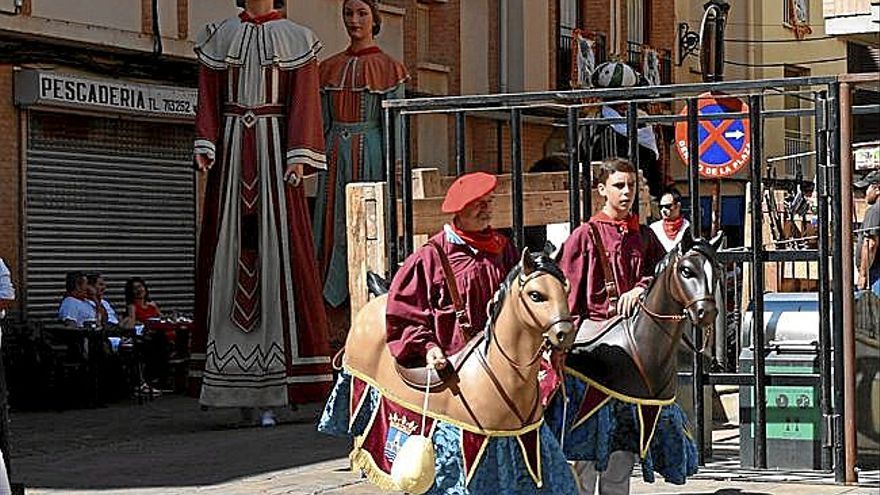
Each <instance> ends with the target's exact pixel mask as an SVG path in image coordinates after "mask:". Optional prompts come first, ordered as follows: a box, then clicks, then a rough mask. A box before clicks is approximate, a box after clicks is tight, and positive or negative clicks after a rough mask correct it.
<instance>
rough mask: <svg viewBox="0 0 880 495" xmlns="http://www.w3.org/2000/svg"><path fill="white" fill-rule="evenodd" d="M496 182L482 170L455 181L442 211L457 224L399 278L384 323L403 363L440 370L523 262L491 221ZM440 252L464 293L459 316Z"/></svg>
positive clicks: (432, 242) (478, 327)
mask: <svg viewBox="0 0 880 495" xmlns="http://www.w3.org/2000/svg"><path fill="white" fill-rule="evenodd" d="M496 184H497V179H496V178H495V176H494V175H491V174H487V173H483V172H475V173H471V174H466V175H463V176H461V177H459V178H458V179H456V181H455V182H454V183H453V184H452V186H450V187H449V191H447V193H446V198H445V200H444V201H443V206H442V208H441V209H442V210H443V212H444V213H449V214H452V215H453V216H452V219H451V221H450V222H449V223H447V224H446V225H444V226H443V230H441V231H440V232H438V233H437V234H436V235H434V236H433V237H431V239H430V240H429V241H428V242H427V243H426V244H425V245H424V246H422V247H420V248H419V249H417V250H416V251H415V252H414V253H413V254H412V255H411V256H410V257H409V258H407V260H406V262H405V263H404V265H403V267H401V269H400V270H399V271H398V272H397V274H396V275H395V276H394V280H392V282H391V289H390V290H389V292H388V307H387V311H386V315H385V323H386V328H387V332H388V334H387V341H388V348H389V350H390V351H391V354H392V355H393V356H394V357H395V359H397V361H398V362H399V363H401V364H402V365H404V366H407V367H414V366H424V365H425V364H428V365H433V366H434V367H435V368H437V369H441V368H443V367H445V366H446V356H449V355H451V354H454V353H455V352H458V351H459V350H461V349H462V347H464V345H465V344H466V343H467V342H468V340H470V339H471V337H473V335H474V334H476V333H478V332H479V331H480V330H482V329H483V327H484V326H485V324H486V319H487V315H486V306H487V304H488V302H489V301H490V300H491V299H492V296H493V295H494V293H495V291H496V290H497V289H498V287H499V286H500V285H501V282H502V281H503V280H504V277H506V276H507V272H509V271H510V269H511V268H513V266H514V265H515V264H516V263H517V261H518V257H517V255H516V250H515V249H514V247H513V245H512V244H511V243H510V242H509V241H508V239H507V238H506V237H504V236H503V235H501V234H500V233H498V232H497V231H495V230H494V229H493V228H492V227H491V226H490V222H491V220H492V192H493V191H494V190H495V186H496ZM442 257H445V258H446V260H447V261H448V264H447V265H448V267H449V268H450V269H451V270H450V271H451V273H452V276H453V277H454V280H455V284H456V286H457V291H458V293H459V294H460V300H461V307H462V309H463V310H464V311H463V314H462V315H461V316H458V317H457V316H456V313H455V309H454V308H455V304H453V298H452V295H451V294H452V291H451V290H450V288H449V286H448V284H447V281H446V277H445V276H444V268H443V265H444V261H443V258H442Z"/></svg>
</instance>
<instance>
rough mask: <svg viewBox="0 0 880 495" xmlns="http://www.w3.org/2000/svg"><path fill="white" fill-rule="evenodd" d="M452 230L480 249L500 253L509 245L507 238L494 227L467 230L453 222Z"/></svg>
mask: <svg viewBox="0 0 880 495" xmlns="http://www.w3.org/2000/svg"><path fill="white" fill-rule="evenodd" d="M452 231H453V232H455V234H456V235H457V236H458V237H461V240H463V241H464V242H466V243H467V244H468V246H470V247H472V248H474V249H476V250H478V251H484V252H486V253H489V254H494V255H498V254H501V251H504V248H505V247H506V246H507V238H506V237H504V236H503V235H501V234H499V233H498V231H497V230H495V229H493V228H492V227H489V228H487V229H486V230H484V231H482V232H465V231H464V230H461V229H460V228H458V226H456V225H455V223H453V224H452Z"/></svg>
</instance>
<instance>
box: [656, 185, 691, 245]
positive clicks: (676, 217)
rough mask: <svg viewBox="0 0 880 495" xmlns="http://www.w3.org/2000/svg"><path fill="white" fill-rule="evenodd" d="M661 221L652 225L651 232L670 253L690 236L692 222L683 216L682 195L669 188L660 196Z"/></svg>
mask: <svg viewBox="0 0 880 495" xmlns="http://www.w3.org/2000/svg"><path fill="white" fill-rule="evenodd" d="M660 216H661V217H662V218H661V219H660V220H657V221H656V222H654V223H652V224H651V230H653V231H654V235H656V236H657V239H658V240H659V241H660V244H662V245H663V248H664V249H665V250H666V252H667V253H668V252H669V251H672V249H673V248H674V247H675V246H677V245H678V243H679V242H681V240H682V239H683V238H684V236H685V235H690V226H691V224H690V222H688V221H687V219H686V218H684V217H683V216H681V194H680V193H679V192H678V191H677V190H676V189H675V188H669V189H667V190H666V192H664V193H663V196H660Z"/></svg>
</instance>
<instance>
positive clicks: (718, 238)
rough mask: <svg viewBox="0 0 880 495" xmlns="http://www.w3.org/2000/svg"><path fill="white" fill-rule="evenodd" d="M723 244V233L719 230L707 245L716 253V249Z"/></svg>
mask: <svg viewBox="0 0 880 495" xmlns="http://www.w3.org/2000/svg"><path fill="white" fill-rule="evenodd" d="M723 242H724V231H723V230H719V231H718V233H717V234H715V237H713V238H712V240H711V241H709V245H710V246H712V249H714V250H716V251H717V250H718V248H720V247H721V244H722V243H723Z"/></svg>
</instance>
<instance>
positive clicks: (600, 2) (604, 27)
mask: <svg viewBox="0 0 880 495" xmlns="http://www.w3.org/2000/svg"><path fill="white" fill-rule="evenodd" d="M609 2H610V0H584V1H583V3H582V4H581V5H582V12H583V24H584V27H585V28H586V29H587V30H588V31H601V32H603V33H606V34H609V33H608V31H609V28H610V26H611V17H610V15H609V13H608V10H609V8H608V4H609ZM608 48H609V52H610V51H611V50H610V49H611V47H608Z"/></svg>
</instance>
